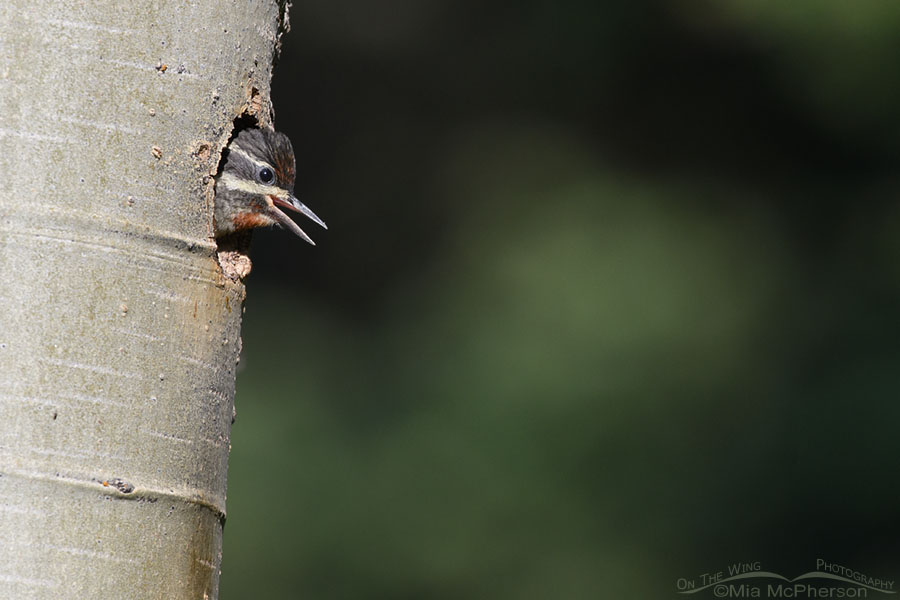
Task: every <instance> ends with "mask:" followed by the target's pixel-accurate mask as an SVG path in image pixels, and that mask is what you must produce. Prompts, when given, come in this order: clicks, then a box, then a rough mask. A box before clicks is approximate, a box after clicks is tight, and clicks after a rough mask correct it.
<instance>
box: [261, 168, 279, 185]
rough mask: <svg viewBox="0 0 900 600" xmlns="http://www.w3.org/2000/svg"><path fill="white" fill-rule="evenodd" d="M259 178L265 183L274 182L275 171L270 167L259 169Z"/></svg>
mask: <svg viewBox="0 0 900 600" xmlns="http://www.w3.org/2000/svg"><path fill="white" fill-rule="evenodd" d="M259 180H260V181H262V182H263V183H272V182H273V181H275V173H273V172H272V169H270V168H269V167H263V168H262V169H260V170H259Z"/></svg>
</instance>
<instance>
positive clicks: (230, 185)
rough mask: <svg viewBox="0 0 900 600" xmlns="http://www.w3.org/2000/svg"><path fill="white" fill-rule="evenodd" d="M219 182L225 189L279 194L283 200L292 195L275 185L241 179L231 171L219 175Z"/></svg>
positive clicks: (272, 194)
mask: <svg viewBox="0 0 900 600" xmlns="http://www.w3.org/2000/svg"><path fill="white" fill-rule="evenodd" d="M219 183H221V184H222V185H224V186H225V189H229V190H234V191H236V192H246V193H248V194H258V195H260V196H277V197H278V198H281V199H283V200H287V199H288V198H290V197H291V195H290V194H288V193H287V192H286V191H285V190H283V189H281V188H280V187H276V186H274V185H264V184H262V183H257V182H256V181H248V180H246V179H241V178H240V177H237V176H235V175H233V174H231V173H222V176H221V177H219ZM269 202H270V203H271V200H270V201H269Z"/></svg>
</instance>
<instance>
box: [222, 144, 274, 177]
mask: <svg viewBox="0 0 900 600" xmlns="http://www.w3.org/2000/svg"><path fill="white" fill-rule="evenodd" d="M228 151H229V152H234V153H235V154H237V155H238V156H241V157H243V158H245V159H247V160H248V161H250V162H251V163H253V164H254V165H256V166H257V167H259V168H260V169H262V168H263V167H268V168H270V169H272V172H273V173H274V172H275V168H274V167H272V165H270V164H267V163H264V162H263V161H261V160H258V159H256V158H254V157H252V156H251V155H250V153H249V152H247V151H245V150H244V149H242V148H241V147H240V146H238V145H237V144H234V143H232V144H231V147H229V149H228Z"/></svg>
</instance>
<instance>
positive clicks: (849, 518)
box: [221, 0, 900, 600]
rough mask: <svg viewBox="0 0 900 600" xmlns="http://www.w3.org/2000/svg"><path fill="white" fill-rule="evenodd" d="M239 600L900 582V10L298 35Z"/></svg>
mask: <svg viewBox="0 0 900 600" xmlns="http://www.w3.org/2000/svg"><path fill="white" fill-rule="evenodd" d="M291 24H292V26H293V30H292V32H291V33H290V34H289V35H288V36H286V37H285V39H284V52H283V55H282V57H281V60H280V63H279V65H278V66H277V68H276V71H275V79H274V83H273V86H274V87H273V99H274V103H275V108H276V117H277V118H276V122H277V124H278V127H279V129H281V130H283V131H285V132H286V133H288V134H289V135H290V136H291V138H292V140H293V142H294V147H295V150H296V153H297V159H298V173H299V177H298V183H297V189H296V191H297V193H298V195H299V196H300V198H301V199H302V200H303V201H304V202H306V203H307V204H308V205H309V206H310V207H312V208H313V209H314V210H315V211H316V212H317V213H318V214H319V215H320V216H322V218H323V219H325V221H327V222H328V225H329V227H330V229H329V230H328V231H322V230H319V229H317V228H316V227H315V226H312V225H311V226H310V227H306V226H305V225H304V227H305V228H306V229H307V231H308V232H310V233H311V234H312V235H313V237H314V238H315V239H316V241H317V243H318V244H319V245H318V246H317V247H315V248H312V247H309V246H307V245H305V244H304V243H302V242H301V241H300V240H298V239H296V238H295V237H293V236H291V235H290V234H288V233H286V232H284V231H274V230H273V231H261V232H259V233H257V234H256V235H255V237H254V243H253V250H252V258H253V261H254V272H253V274H252V275H251V276H250V278H249V279H248V281H247V289H248V292H247V302H246V314H245V317H244V336H243V337H244V355H243V362H242V370H241V371H240V372H239V374H238V383H237V421H236V422H235V425H234V430H233V440H232V443H233V450H232V454H231V467H230V473H229V489H228V524H227V527H226V530H225V548H224V563H223V572H222V583H221V587H222V589H221V598H222V599H223V600H235V599H242V598H294V597H296V598H315V599H358V598H410V599H412V598H417V599H418V598H441V599H443V598H446V599H451V598H452V599H457V598H479V599H480V598H485V599H488V598H490V599H496V598H524V599H539V598H540V599H544V598H670V597H676V594H675V591H676V590H675V582H676V579H677V578H679V577H694V576H696V575H697V574H699V573H703V572H710V571H716V570H720V569H723V568H724V567H725V566H726V565H727V564H728V563H732V562H738V561H761V562H762V567H763V568H764V570H770V571H775V572H778V573H781V574H783V575H785V576H787V577H794V576H796V575H799V574H800V573H803V572H807V571H811V570H814V567H815V560H816V559H817V558H820V557H821V558H825V559H827V560H829V561H832V562H836V563H841V564H846V565H848V566H851V567H854V568H856V569H858V570H860V571H862V572H864V573H866V574H868V575H871V576H873V577H883V578H897V577H900V569H898V567H897V565H898V561H900V512H898V510H897V499H898V494H900V485H898V483H897V473H898V462H900V453H898V450H900V441H898V436H897V433H896V431H897V424H898V422H900V403H898V401H897V400H898V392H900V368H898V360H900V344H898V339H900V319H898V300H900V205H898V203H897V196H898V190H900V180H898V176H897V175H898V171H897V159H898V149H900V86H898V77H897V74H896V73H897V58H898V55H900V4H898V3H893V2H868V1H865V2H846V0H792V1H791V2H783V1H775V0H717V1H716V2H697V1H687V0H685V1H680V2H679V1H661V0H660V1H644V2H635V3H605V2H597V1H587V0H583V1H579V0H570V1H568V2H553V1H551V0H532V1H527V2H520V3H509V2H508V3H503V2H475V1H474V0H457V1H453V2H451V1H450V0H387V1H384V2H377V3H376V2H362V1H356V0H338V1H334V2H327V3H326V2H322V3H313V2H309V3H307V2H295V3H294V6H293V9H292V11H291Z"/></svg>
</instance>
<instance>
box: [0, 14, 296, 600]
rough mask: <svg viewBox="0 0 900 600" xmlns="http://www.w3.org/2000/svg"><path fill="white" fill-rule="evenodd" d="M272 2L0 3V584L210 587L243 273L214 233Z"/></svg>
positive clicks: (260, 107)
mask: <svg viewBox="0 0 900 600" xmlns="http://www.w3.org/2000/svg"><path fill="white" fill-rule="evenodd" d="M285 10H286V9H285V8H284V7H283V6H281V5H280V4H279V3H278V2H275V1H274V0H250V1H244V2H234V3H232V2H220V1H214V0H200V1H198V2H181V1H174V0H130V1H128V2H121V1H119V0H90V1H88V2H85V1H76V0H47V1H42V2H35V1H34V0H2V1H0V598H16V599H22V598H53V599H55V600H56V599H60V598H73V599H75V598H77V599H92V598H117V599H118V598H123V599H124V598H136V599H145V598H160V599H163V598H164V599H166V600H170V599H181V598H198V599H205V598H215V597H216V596H217V595H218V579H219V566H220V563H221V547H222V527H223V524H224V519H225V482H226V469H227V462H228V451H229V436H230V431H231V422H232V411H233V399H234V372H235V365H236V360H237V357H238V353H239V350H240V321H241V308H242V302H243V298H244V288H243V285H242V284H241V283H240V282H239V281H235V280H233V279H231V278H229V277H228V276H226V274H224V273H223V271H222V269H221V268H220V266H219V264H218V262H217V254H216V245H215V242H214V241H213V240H212V238H211V235H210V234H211V224H212V216H211V215H212V193H211V192H212V182H211V178H210V174H211V173H215V170H216V166H217V164H218V161H219V157H220V151H221V148H222V147H223V145H224V144H225V143H226V141H227V139H228V137H229V135H230V133H231V129H232V124H233V120H234V119H235V117H236V116H238V115H239V114H241V113H242V112H244V113H246V114H250V115H252V116H253V117H255V118H256V119H257V120H258V121H259V122H260V123H261V124H264V125H265V124H267V123H268V122H269V120H270V110H269V102H268V94H269V79H270V76H271V66H272V59H273V52H274V50H275V47H276V45H277V43H278V38H279V36H280V33H281V31H282V29H283V26H284V23H285V21H286V14H285V13H284V11H285Z"/></svg>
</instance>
